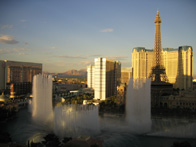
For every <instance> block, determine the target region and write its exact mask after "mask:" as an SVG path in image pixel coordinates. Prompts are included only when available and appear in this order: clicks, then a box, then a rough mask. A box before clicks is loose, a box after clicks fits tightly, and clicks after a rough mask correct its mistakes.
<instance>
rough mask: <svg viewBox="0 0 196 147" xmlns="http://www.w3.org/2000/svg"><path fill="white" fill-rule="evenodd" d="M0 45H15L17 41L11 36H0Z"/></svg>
mask: <svg viewBox="0 0 196 147" xmlns="http://www.w3.org/2000/svg"><path fill="white" fill-rule="evenodd" d="M0 43H2V44H17V43H18V41H16V40H14V37H13V36H10V35H0Z"/></svg>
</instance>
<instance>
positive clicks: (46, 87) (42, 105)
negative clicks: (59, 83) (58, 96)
mask: <svg viewBox="0 0 196 147" xmlns="http://www.w3.org/2000/svg"><path fill="white" fill-rule="evenodd" d="M32 117H33V120H35V121H39V122H47V121H51V120H52V119H53V110H52V76H47V75H41V74H39V75H35V76H34V78H33V100H32Z"/></svg>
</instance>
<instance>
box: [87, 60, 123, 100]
mask: <svg viewBox="0 0 196 147" xmlns="http://www.w3.org/2000/svg"><path fill="white" fill-rule="evenodd" d="M94 63H95V64H94V66H88V67H87V72H88V78H87V79H88V80H89V81H88V83H89V87H90V85H91V83H94V90H95V96H94V98H95V99H100V100H105V99H106V98H108V97H111V96H114V95H115V94H116V92H117V86H119V85H120V76H121V63H120V62H119V61H113V60H109V59H106V58H95V60H94Z"/></svg>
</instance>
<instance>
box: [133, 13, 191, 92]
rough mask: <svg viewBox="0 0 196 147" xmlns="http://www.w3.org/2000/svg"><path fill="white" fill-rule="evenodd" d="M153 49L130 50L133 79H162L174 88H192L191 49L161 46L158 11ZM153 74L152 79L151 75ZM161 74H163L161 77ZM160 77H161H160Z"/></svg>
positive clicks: (137, 48) (189, 47)
mask: <svg viewBox="0 0 196 147" xmlns="http://www.w3.org/2000/svg"><path fill="white" fill-rule="evenodd" d="M154 22H155V43H154V49H145V48H144V47H136V48H134V49H133V51H132V67H133V79H143V78H149V77H151V78H152V81H155V82H160V81H164V82H167V83H171V84H173V87H174V88H179V89H184V90H186V89H192V88H193V84H192V76H193V49H192V47H191V46H180V47H179V48H178V49H173V48H162V44H161V18H160V16H159V11H157V15H156V18H155V21H154ZM153 74H154V75H155V77H156V78H155V79H153V76H152V75H153ZM161 75H163V76H162V77H161ZM160 77H161V78H160Z"/></svg>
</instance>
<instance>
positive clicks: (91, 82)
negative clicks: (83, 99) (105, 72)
mask: <svg viewBox="0 0 196 147" xmlns="http://www.w3.org/2000/svg"><path fill="white" fill-rule="evenodd" d="M94 70H95V67H94V66H93V65H89V66H87V85H88V88H94Z"/></svg>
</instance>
